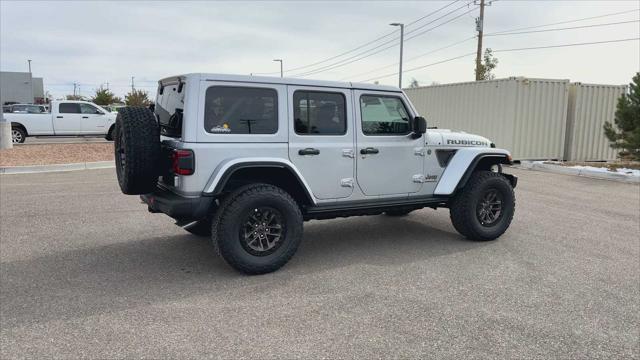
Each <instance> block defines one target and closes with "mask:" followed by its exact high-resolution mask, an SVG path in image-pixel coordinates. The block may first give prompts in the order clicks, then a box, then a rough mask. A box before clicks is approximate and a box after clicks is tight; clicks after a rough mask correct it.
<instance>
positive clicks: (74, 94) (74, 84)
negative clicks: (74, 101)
mask: <svg viewBox="0 0 640 360" xmlns="http://www.w3.org/2000/svg"><path fill="white" fill-rule="evenodd" d="M76 86H78V84H76V83H73V96H74V97H75V96H76Z"/></svg>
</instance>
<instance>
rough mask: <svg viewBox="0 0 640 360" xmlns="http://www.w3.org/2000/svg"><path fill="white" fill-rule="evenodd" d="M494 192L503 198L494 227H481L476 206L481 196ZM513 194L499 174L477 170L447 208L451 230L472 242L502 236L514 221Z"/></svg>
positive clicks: (505, 180) (479, 202)
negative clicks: (451, 225) (499, 213)
mask: <svg viewBox="0 0 640 360" xmlns="http://www.w3.org/2000/svg"><path fill="white" fill-rule="evenodd" d="M491 190H495V191H497V192H498V193H499V195H500V196H501V197H502V201H501V202H502V212H501V215H500V216H498V219H497V220H496V222H495V224H492V225H490V226H486V225H482V223H481V221H480V219H479V218H478V216H479V215H478V211H479V210H478V207H479V206H481V205H480V204H481V201H482V199H483V197H484V195H485V194H486V193H487V192H488V191H491ZM514 212H515V195H514V192H513V187H512V186H511V184H510V183H509V181H508V180H507V179H506V178H505V177H504V176H502V175H501V174H500V173H496V172H492V171H477V172H474V173H473V174H472V175H471V178H470V179H469V181H468V182H467V184H466V186H465V187H464V188H463V189H462V191H460V192H459V193H458V194H456V195H455V196H454V198H453V199H452V201H451V203H450V205H449V214H450V217H451V223H452V224H453V227H454V228H455V229H456V230H457V231H458V232H459V233H460V234H462V235H463V236H465V237H466V238H468V239H470V240H474V241H488V240H494V239H496V238H498V237H499V236H500V235H502V234H503V233H504V232H505V231H507V228H509V225H510V224H511V220H512V219H513V214H514Z"/></svg>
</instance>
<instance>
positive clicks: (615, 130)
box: [604, 72, 640, 160]
mask: <svg viewBox="0 0 640 360" xmlns="http://www.w3.org/2000/svg"><path fill="white" fill-rule="evenodd" d="M614 123H615V125H614V124H612V123H610V122H608V121H607V122H605V123H604V135H605V136H606V137H607V139H609V141H611V147H612V148H614V149H621V150H622V151H620V153H618V155H619V156H620V157H621V158H631V159H634V160H640V72H637V73H636V75H635V76H634V77H633V79H632V82H631V83H630V84H629V93H628V94H622V96H620V98H619V99H618V107H617V109H616V114H615V118H614Z"/></svg>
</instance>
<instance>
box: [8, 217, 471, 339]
mask: <svg viewBox="0 0 640 360" xmlns="http://www.w3.org/2000/svg"><path fill="white" fill-rule="evenodd" d="M413 216H418V217H417V218H413ZM479 246H482V244H479V243H473V242H470V241H466V240H464V239H462V237H460V236H459V235H458V234H456V233H451V232H446V231H441V230H437V229H434V228H431V227H429V226H427V225H425V224H423V223H421V222H420V218H419V215H412V216H410V217H407V218H388V217H382V216H381V217H376V216H373V217H361V218H352V219H341V220H336V221H332V222H327V221H325V222H322V224H318V223H313V222H312V223H307V224H306V226H305V235H304V239H303V243H302V245H301V248H300V251H299V252H298V253H297V254H296V255H295V256H294V258H293V259H292V261H291V262H290V263H289V264H288V265H286V266H285V267H284V268H283V269H281V270H280V271H278V272H275V273H273V274H267V275H263V276H244V275H241V274H239V273H237V272H235V271H234V270H233V269H231V268H230V267H229V266H227V265H226V264H225V263H224V261H223V260H222V259H221V258H220V257H219V256H217V254H215V251H214V250H213V248H212V247H211V245H210V244H209V241H208V239H206V238H199V237H197V236H194V235H191V234H186V233H185V234H184V235H174V236H167V237H154V238H146V239H138V238H133V239H128V240H125V241H122V242H118V243H114V244H109V245H105V246H101V247H94V248H87V249H75V250H69V251H62V252H58V253H54V254H51V255H46V256H42V257H36V258H33V259H28V260H20V261H9V262H4V263H1V264H0V283H1V284H2V291H1V292H0V303H1V304H2V309H1V311H0V313H1V315H2V321H3V328H5V329H10V328H14V327H18V326H21V325H24V324H30V323H44V322H49V321H56V320H68V319H75V318H84V317H88V316H94V315H100V314H104V313H112V312H117V311H122V310H128V309H133V308H136V307H143V306H149V305H150V304H154V303H166V302H172V301H178V300H180V299H183V298H188V297H192V296H223V295H221V293H222V294H224V293H225V292H230V291H231V292H236V293H237V292H239V291H240V292H241V294H242V295H243V296H250V294H248V293H250V292H251V291H252V289H254V290H255V289H256V288H263V287H264V286H274V287H278V286H283V284H286V283H287V282H288V281H295V279H298V278H299V277H300V276H304V275H309V274H314V273H318V272H323V271H327V270H332V269H336V268H341V267H346V266H353V265H354V264H367V265H376V266H389V265H395V264H405V263H412V262H418V261H424V260H426V259H428V258H432V257H437V256H443V255H447V254H451V253H455V252H461V251H468V250H471V249H474V248H477V247H479Z"/></svg>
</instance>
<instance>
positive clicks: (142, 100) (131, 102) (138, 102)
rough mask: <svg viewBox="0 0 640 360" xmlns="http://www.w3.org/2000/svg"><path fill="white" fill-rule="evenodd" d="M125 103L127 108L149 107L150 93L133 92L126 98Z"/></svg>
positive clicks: (143, 91)
mask: <svg viewBox="0 0 640 360" xmlns="http://www.w3.org/2000/svg"><path fill="white" fill-rule="evenodd" d="M124 103H125V104H127V106H149V104H151V101H150V100H149V93H148V92H147V91H145V90H131V91H130V92H129V93H128V94H127V95H125V96H124Z"/></svg>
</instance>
